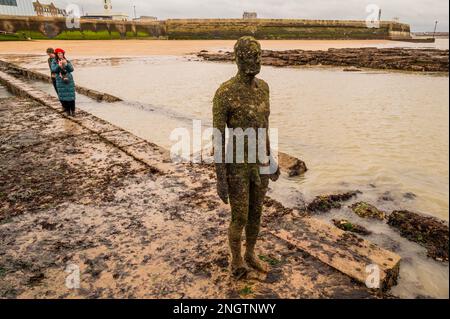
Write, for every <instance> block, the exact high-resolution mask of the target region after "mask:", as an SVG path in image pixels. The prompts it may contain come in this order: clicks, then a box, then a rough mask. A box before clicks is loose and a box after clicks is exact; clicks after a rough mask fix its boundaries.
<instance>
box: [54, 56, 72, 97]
mask: <svg viewBox="0 0 450 319" xmlns="http://www.w3.org/2000/svg"><path fill="white" fill-rule="evenodd" d="M51 69H52V72H53V73H56V88H57V89H58V98H59V100H60V101H75V81H74V80H73V76H72V72H73V71H74V68H73V66H72V63H70V61H67V65H66V66H65V68H64V69H65V71H66V72H67V74H66V77H67V78H68V79H69V81H68V82H65V81H63V79H62V77H61V71H62V69H61V68H60V67H59V64H58V62H57V61H56V59H54V60H53V61H52V67H51Z"/></svg>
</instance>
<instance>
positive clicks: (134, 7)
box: [133, 6, 137, 20]
mask: <svg viewBox="0 0 450 319" xmlns="http://www.w3.org/2000/svg"><path fill="white" fill-rule="evenodd" d="M133 10H134V19H135V20H136V19H137V14H136V6H133Z"/></svg>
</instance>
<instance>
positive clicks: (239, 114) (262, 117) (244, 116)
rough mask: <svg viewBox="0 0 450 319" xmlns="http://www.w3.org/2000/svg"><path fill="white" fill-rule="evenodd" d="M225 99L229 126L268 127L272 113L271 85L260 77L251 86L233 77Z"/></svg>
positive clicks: (243, 127) (227, 85) (228, 85)
mask: <svg viewBox="0 0 450 319" xmlns="http://www.w3.org/2000/svg"><path fill="white" fill-rule="evenodd" d="M225 86H226V89H225V90H226V91H224V95H225V96H224V101H225V103H226V104H227V111H228V112H227V126H228V128H242V129H243V130H246V129H247V128H254V129H255V130H257V129H258V128H267V127H268V121H269V115H270V101H269V87H268V85H267V84H266V83H265V82H264V81H262V80H259V79H255V83H254V84H253V85H251V86H249V85H244V84H242V83H240V82H239V81H238V80H237V79H235V78H233V79H231V80H230V81H229V82H227V84H226V85H225Z"/></svg>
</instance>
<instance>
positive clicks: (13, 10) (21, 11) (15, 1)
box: [0, 0, 36, 16]
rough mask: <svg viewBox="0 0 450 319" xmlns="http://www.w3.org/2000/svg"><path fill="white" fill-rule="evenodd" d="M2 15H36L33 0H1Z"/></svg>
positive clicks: (0, 12)
mask: <svg viewBox="0 0 450 319" xmlns="http://www.w3.org/2000/svg"><path fill="white" fill-rule="evenodd" d="M0 15H9V16H10V15H12V16H34V15H36V13H35V12H34V7H33V1H32V0H0Z"/></svg>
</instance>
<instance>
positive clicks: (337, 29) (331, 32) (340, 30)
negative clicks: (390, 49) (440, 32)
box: [0, 16, 411, 40]
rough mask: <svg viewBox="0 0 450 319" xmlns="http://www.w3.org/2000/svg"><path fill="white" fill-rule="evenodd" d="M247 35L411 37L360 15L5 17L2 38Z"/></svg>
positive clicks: (402, 27) (394, 25)
mask: <svg viewBox="0 0 450 319" xmlns="http://www.w3.org/2000/svg"><path fill="white" fill-rule="evenodd" d="M69 26H70V25H69ZM244 35H252V36H255V37H256V38H257V39H261V40H268V39H273V40H277V39H279V40H289V39H292V40H294V39H321V40H336V39H387V40H396V39H409V38H410V37H411V36H410V26H409V25H408V24H404V23H399V22H392V21H381V22H380V23H379V27H378V28H369V27H367V25H366V22H365V21H357V20H299V19H254V20H244V19H169V20H165V21H145V22H135V21H112V20H111V21H109V20H92V19H82V20H81V21H80V24H79V27H78V28H71V27H68V25H67V21H66V19H65V18H45V17H18V16H0V40H27V39H33V40H35V39H56V40H58V39H59V40H114V39H169V40H198V39H203V40H208V39H228V40H233V39H237V38H239V37H241V36H244Z"/></svg>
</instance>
